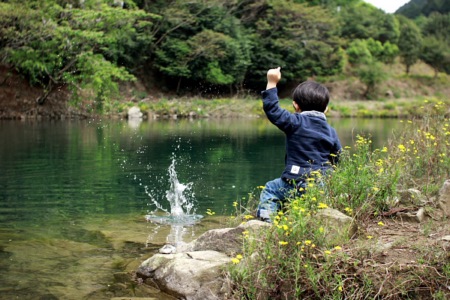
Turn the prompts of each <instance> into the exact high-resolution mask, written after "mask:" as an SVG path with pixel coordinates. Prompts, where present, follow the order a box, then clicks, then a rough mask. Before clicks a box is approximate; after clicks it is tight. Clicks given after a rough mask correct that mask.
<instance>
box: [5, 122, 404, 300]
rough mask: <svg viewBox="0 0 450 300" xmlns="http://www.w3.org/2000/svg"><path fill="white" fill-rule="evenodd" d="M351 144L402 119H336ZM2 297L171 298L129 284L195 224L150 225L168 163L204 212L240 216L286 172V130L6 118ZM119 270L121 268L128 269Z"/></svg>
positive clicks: (197, 228) (203, 226) (211, 221)
mask: <svg viewBox="0 0 450 300" xmlns="http://www.w3.org/2000/svg"><path fill="white" fill-rule="evenodd" d="M330 123H332V125H333V126H334V127H335V128H336V129H337V131H338V134H339V135H340V137H341V140H342V144H343V145H352V144H353V142H352V140H353V139H354V137H355V136H356V134H358V133H370V134H371V135H372V137H373V141H374V143H373V144H374V147H381V146H382V145H384V143H385V142H386V138H387V137H388V136H389V135H390V134H391V133H392V130H393V129H395V128H397V127H398V125H399V121H398V120H355V119H342V120H336V119H331V120H330ZM0 138H1V141H2V143H0V158H1V159H0V170H1V172H0V299H110V298H111V297H113V296H118V297H119V296H123V297H125V296H127V297H131V296H136V297H138V296H145V294H146V293H147V294H149V293H151V296H152V297H155V298H157V299H164V298H165V297H166V296H164V295H162V294H160V293H155V291H148V290H147V291H142V290H140V288H139V287H136V286H133V285H132V284H131V283H129V282H123V280H122V281H121V280H118V278H120V276H119V275H120V273H121V272H129V271H133V270H135V269H136V268H137V266H138V265H139V263H140V262H141V261H143V260H144V259H145V258H147V257H149V256H151V255H152V254H153V253H155V252H156V251H158V249H159V248H160V247H161V246H162V245H164V244H165V243H166V242H177V241H179V240H183V241H190V240H192V239H194V238H195V237H197V236H198V235H200V234H201V233H203V232H205V231H206V230H208V229H211V228H218V227H223V226H225V225H224V224H225V221H223V219H222V217H216V218H212V217H209V216H208V217H205V218H203V219H201V221H200V222H198V223H197V224H194V225H192V226H178V227H177V226H170V225H166V224H160V223H159V224H155V223H153V222H147V221H146V220H145V216H146V215H147V214H149V213H150V212H153V211H155V209H156V208H157V207H156V205H154V203H153V202H152V200H151V199H150V197H149V194H150V195H152V197H153V200H154V201H156V203H158V205H161V208H162V210H166V211H170V209H171V208H170V207H169V204H167V201H166V197H167V195H166V191H168V190H170V184H171V183H170V175H169V174H168V172H167V168H168V167H169V166H170V165H171V163H172V158H173V155H175V156H176V159H177V166H176V173H177V176H178V178H179V181H180V182H182V183H192V186H191V187H190V188H191V190H192V192H193V194H194V195H195V196H194V198H195V203H196V206H195V209H196V210H195V213H197V214H201V215H204V214H205V212H206V211H207V209H210V211H213V212H215V213H216V216H229V215H230V214H231V212H232V203H233V202H234V201H238V200H241V199H242V198H243V197H246V196H247V194H248V193H249V192H253V191H254V190H255V187H256V186H259V185H261V184H264V183H265V182H266V181H267V180H269V179H273V178H275V177H276V176H279V174H280V173H281V171H282V169H283V162H284V137H283V135H282V133H281V132H280V131H278V129H276V128H274V126H272V125H271V124H269V123H268V122H267V120H218V121H208V120H193V121H187V120H183V121H165V122H163V121H160V122H148V121H144V122H142V123H140V124H132V126H129V125H128V124H127V122H99V121H90V122H83V121H67V122H57V121H48V122H31V121H30V122H28V121H26V122H20V121H0ZM118 274H119V275H118Z"/></svg>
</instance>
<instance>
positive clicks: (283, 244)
mask: <svg viewBox="0 0 450 300" xmlns="http://www.w3.org/2000/svg"><path fill="white" fill-rule="evenodd" d="M278 244H280V245H281V246H285V245H287V244H289V243H288V242H285V241H279V242H278Z"/></svg>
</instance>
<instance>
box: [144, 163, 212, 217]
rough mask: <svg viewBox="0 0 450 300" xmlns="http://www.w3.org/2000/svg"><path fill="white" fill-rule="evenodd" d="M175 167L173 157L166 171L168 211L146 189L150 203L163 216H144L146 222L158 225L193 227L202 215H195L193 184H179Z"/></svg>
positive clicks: (152, 214) (153, 214)
mask: <svg viewBox="0 0 450 300" xmlns="http://www.w3.org/2000/svg"><path fill="white" fill-rule="evenodd" d="M175 167H176V158H175V156H173V157H172V163H171V164H170V166H169V169H168V173H169V182H170V188H169V190H167V191H166V200H167V202H168V203H169V209H165V208H164V207H163V205H162V204H161V203H159V202H158V201H157V200H156V199H155V198H154V197H153V196H152V194H151V193H150V192H149V191H148V190H147V187H146V192H147V195H149V197H150V201H151V202H152V204H153V205H155V207H156V208H157V210H159V211H160V212H162V213H163V215H160V214H158V213H157V212H154V213H151V214H148V215H146V216H145V218H146V219H147V221H151V222H154V223H158V224H180V225H193V224H195V223H197V222H198V220H200V219H201V218H203V216H202V215H196V214H195V207H194V202H195V198H194V196H195V195H194V192H193V191H192V187H193V183H192V182H189V183H187V184H183V183H181V182H180V181H179V180H178V175H177V172H176V170H175Z"/></svg>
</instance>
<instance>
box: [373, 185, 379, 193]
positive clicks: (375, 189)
mask: <svg viewBox="0 0 450 300" xmlns="http://www.w3.org/2000/svg"><path fill="white" fill-rule="evenodd" d="M372 190H373V191H374V192H378V191H379V190H380V189H379V188H377V187H376V186H374V187H373V188H372Z"/></svg>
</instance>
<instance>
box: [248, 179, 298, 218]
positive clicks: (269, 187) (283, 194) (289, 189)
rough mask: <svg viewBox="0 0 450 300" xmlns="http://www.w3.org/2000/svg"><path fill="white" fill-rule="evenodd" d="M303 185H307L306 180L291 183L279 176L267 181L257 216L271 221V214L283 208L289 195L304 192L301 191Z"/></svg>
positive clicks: (260, 198)
mask: <svg viewBox="0 0 450 300" xmlns="http://www.w3.org/2000/svg"><path fill="white" fill-rule="evenodd" d="M301 187H303V188H305V187H306V183H305V182H304V181H300V182H296V183H295V184H294V183H292V184H290V183H288V182H286V181H284V180H283V179H281V178H277V179H274V180H272V181H269V182H267V183H266V186H265V187H264V189H263V190H262V191H261V195H260V197H259V205H258V210H257V212H256V216H257V217H258V218H260V219H262V220H264V221H270V216H271V215H272V214H274V213H277V212H278V211H279V210H280V209H281V206H282V205H283V204H284V202H285V200H286V198H287V197H289V196H291V197H292V196H299V195H301V194H302V192H300V191H299V188H301Z"/></svg>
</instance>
